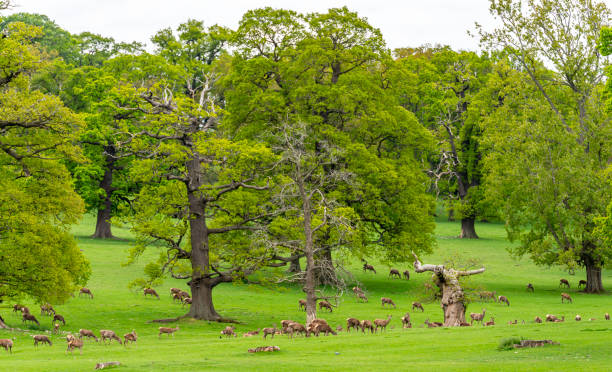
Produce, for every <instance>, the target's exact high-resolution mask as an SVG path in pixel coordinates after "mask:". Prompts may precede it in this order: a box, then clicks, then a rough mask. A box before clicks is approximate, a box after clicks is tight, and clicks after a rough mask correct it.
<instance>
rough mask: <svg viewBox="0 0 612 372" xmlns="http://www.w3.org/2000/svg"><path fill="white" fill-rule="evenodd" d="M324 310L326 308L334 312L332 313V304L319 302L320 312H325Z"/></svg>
mask: <svg viewBox="0 0 612 372" xmlns="http://www.w3.org/2000/svg"><path fill="white" fill-rule="evenodd" d="M323 308H326V309H327V310H329V312H330V313H331V312H333V311H332V304H330V303H329V302H328V301H325V300H323V301H321V302H319V310H323Z"/></svg>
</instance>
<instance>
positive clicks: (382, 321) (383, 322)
mask: <svg viewBox="0 0 612 372" xmlns="http://www.w3.org/2000/svg"><path fill="white" fill-rule="evenodd" d="M390 321H391V315H389V316H387V319H374V324H375V325H376V329H375V330H374V332H375V333H376V332H377V331H378V328H379V327H380V331H381V332H382V331H384V330H385V328H387V324H389V322H390Z"/></svg>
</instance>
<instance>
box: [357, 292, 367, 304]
mask: <svg viewBox="0 0 612 372" xmlns="http://www.w3.org/2000/svg"><path fill="white" fill-rule="evenodd" d="M357 299H358V300H361V301H363V302H368V298H367V297H366V295H365V293H358V294H357Z"/></svg>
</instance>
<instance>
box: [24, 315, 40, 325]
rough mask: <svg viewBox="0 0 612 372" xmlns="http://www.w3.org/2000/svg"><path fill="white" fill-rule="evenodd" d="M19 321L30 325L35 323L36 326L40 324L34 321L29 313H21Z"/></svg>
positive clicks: (34, 318)
mask: <svg viewBox="0 0 612 372" xmlns="http://www.w3.org/2000/svg"><path fill="white" fill-rule="evenodd" d="M21 321H22V322H23V323H24V324H25V322H32V323H36V325H40V323H38V320H36V317H35V316H34V315H32V314H30V313H23V315H22V316H21Z"/></svg>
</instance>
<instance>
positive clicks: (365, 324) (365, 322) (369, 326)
mask: <svg viewBox="0 0 612 372" xmlns="http://www.w3.org/2000/svg"><path fill="white" fill-rule="evenodd" d="M366 328H367V329H369V330H370V332H371V333H374V325H373V324H372V322H371V321H369V320H367V319H365V320H362V321H361V333H365V330H366Z"/></svg>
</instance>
